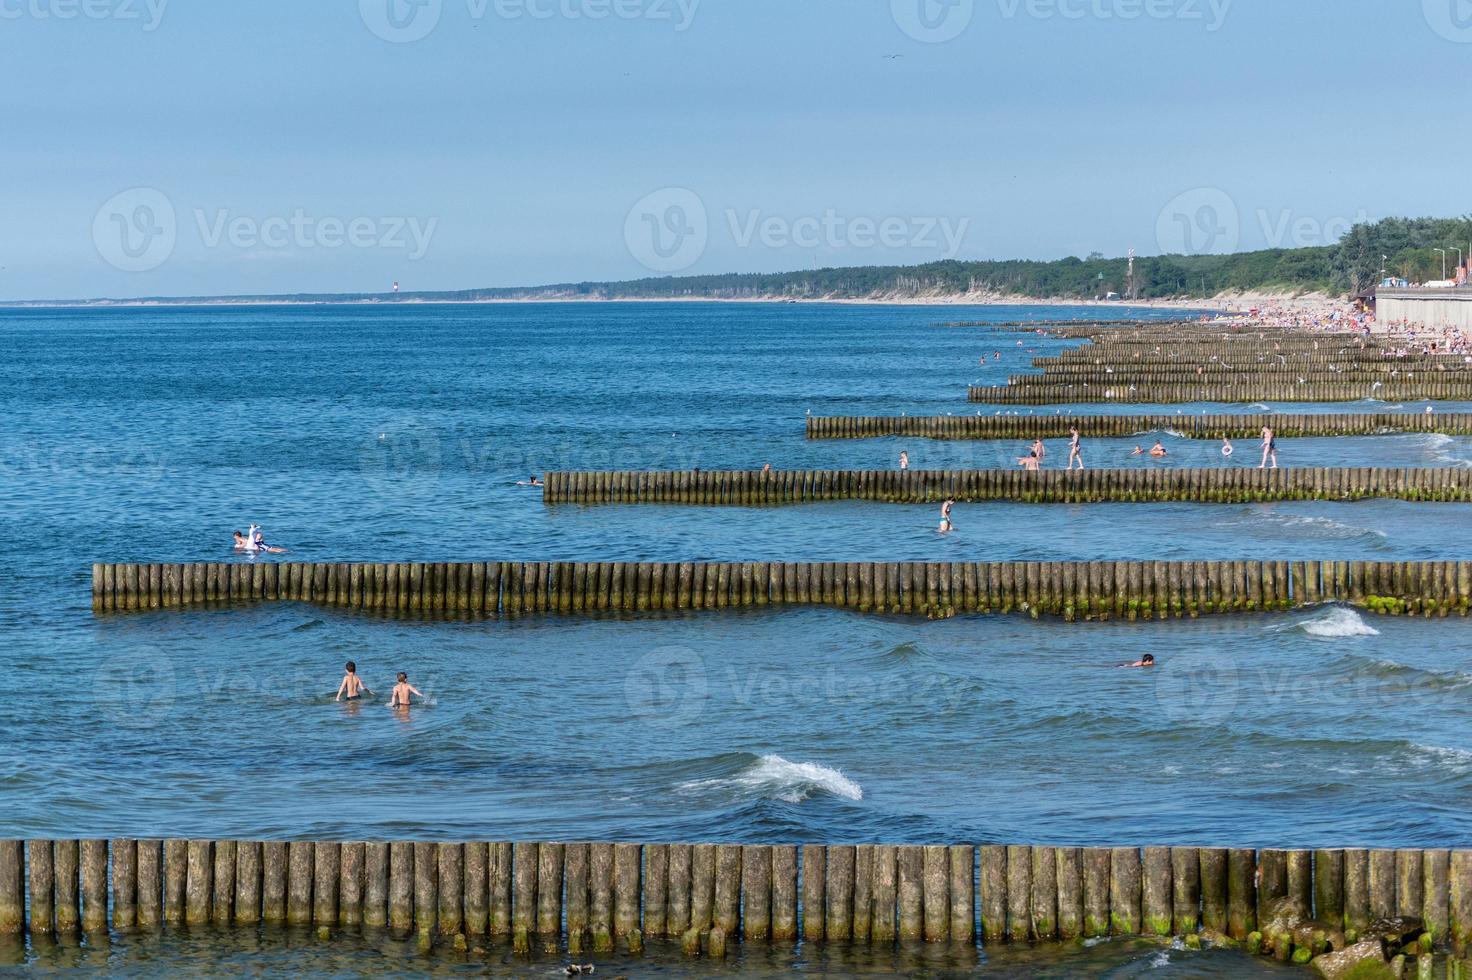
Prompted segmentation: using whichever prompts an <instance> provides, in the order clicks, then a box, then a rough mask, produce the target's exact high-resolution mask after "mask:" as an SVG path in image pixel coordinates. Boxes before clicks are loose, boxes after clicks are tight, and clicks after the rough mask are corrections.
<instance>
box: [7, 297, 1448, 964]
mask: <svg viewBox="0 0 1472 980" xmlns="http://www.w3.org/2000/svg"><path fill="white" fill-rule="evenodd" d="M1109 314H1110V315H1111V316H1113V315H1117V311H1115V310H1110V311H1109ZM1078 315H1081V314H1080V311H1078V310H1075V309H1057V310H1048V309H1029V310H1019V309H1010V310H1009V309H1003V308H991V309H958V308H944V309H932V308H925V307H877V306H876V307H865V306H808V305H802V306H798V305H743V304H585V305H577V304H570V305H502V306H443V307H441V306H386V307H375V306H348V307H285V306H282V307H277V306H263V307H245V308H221V307H209V308H180V309H107V310H42V311H8V312H4V313H0V344H3V345H4V351H5V355H6V356H5V357H4V358H3V359H0V413H3V414H0V418H3V419H4V425H3V426H0V513H3V514H4V520H3V524H0V530H3V539H0V546H3V551H0V569H3V588H0V635H3V637H4V641H5V642H4V644H3V652H0V664H3V666H4V668H5V674H6V677H7V679H8V681H9V686H10V691H11V695H10V696H8V697H6V698H4V699H0V728H3V730H4V731H5V733H6V736H7V737H6V738H5V740H4V742H3V745H0V826H3V827H4V829H5V833H6V834H8V835H14V836H28V837H45V836H77V835H90V836H113V835H116V836H162V835H168V836H200V837H215V838H226V837H273V838H282V837H299V838H343V837H350V838H357V839H363V838H380V837H396V838H397V837H416V836H417V837H424V836H428V837H440V838H445V839H460V838H472V837H475V838H483V839H484V838H490V839H511V838H518V839H526V838H532V839H536V838H551V839H560V838H569V837H571V838H581V839H620V840H707V839H720V840H736V841H751V842H764V843H765V842H797V841H826V840H833V841H851V840H872V841H884V842H891V843H896V842H925V843H933V842H937V841H974V842H991V841H997V842H1006V843H1047V844H1069V845H1074V844H1078V845H1089V844H1101V845H1109V844H1121V843H1153V842H1189V843H1193V844H1201V845H1223V846H1225V845H1243V846H1247V845H1263V846H1269V845H1280V846H1281V845H1292V846H1299V847H1312V846H1331V845H1333V846H1345V845H1356V846H1383V847H1395V846H1448V845H1454V844H1456V843H1458V842H1464V841H1466V840H1467V839H1468V837H1469V832H1472V817H1469V816H1468V811H1467V808H1466V805H1465V803H1466V800H1467V799H1468V797H1469V793H1472V737H1469V736H1472V707H1469V705H1472V700H1469V694H1472V624H1468V623H1467V622H1464V621H1463V620H1461V619H1456V618H1453V619H1447V620H1434V621H1427V620H1406V619H1391V618H1382V617H1371V616H1370V615H1369V614H1366V613H1361V612H1356V611H1353V610H1350V609H1345V608H1337V607H1326V608H1323V609H1318V610H1307V611H1301V612H1296V613H1288V614H1275V615H1264V616H1234V617H1224V618H1218V619H1202V620H1199V621H1189V620H1186V621H1175V622H1169V623H1153V624H1128V623H1103V624H1074V625H1068V624H1063V623H1059V622H1048V621H1041V622H1034V621H1031V620H1028V619H1026V618H1021V617H1015V616H1011V617H989V618H988V617H976V618H971V617H961V618H957V619H952V620H946V621H942V622H926V621H923V620H916V619H905V618H890V617H877V616H860V615H856V614H851V613H845V612H840V611H836V610H826V609H813V610H788V611H780V612H778V611H747V612H733V613H729V614H723V615H705V614H698V613H696V614H682V615H670V616H664V617H651V618H646V619H640V620H635V619H630V618H623V617H608V618H604V619H599V620H588V619H583V620H572V619H558V618H555V617H549V618H527V619H522V620H518V621H515V622H494V621H480V622H428V621H418V620H395V619H386V618H382V617H375V616H369V615H361V614H352V613H347V612H344V611H340V610H328V609H320V608H315V607H310V606H299V605H291V604H281V605H261V606H256V607H249V608H243V609H242V608H236V609H231V610H194V611H185V612H159V613H143V614H133V615H107V616H95V615H94V614H93V613H92V612H91V609H90V605H89V589H90V566H91V563H92V562H93V561H98V560H100V561H245V560H247V559H243V558H240V557H238V556H236V555H235V554H234V553H233V552H232V550H231V547H230V532H231V531H232V530H235V529H243V528H244V527H245V526H246V525H248V524H250V523H258V524H261V525H263V526H264V528H265V533H266V536H267V539H268V540H269V541H271V542H272V543H274V544H278V545H281V546H285V547H287V548H289V549H290V554H289V555H288V556H286V560H300V561H395V560H404V561H408V560H438V561H448V560H490V559H499V560H580V561H581V560H588V561H592V560H626V561H633V560H642V561H655V560H659V561H678V560H861V559H862V560H944V561H960V560H1001V559H1028V560H1044V559H1046V560H1061V559H1089V560H1096V559H1097V560H1104V559H1115V558H1154V559H1173V558H1195V559H1223V558H1240V559H1251V558H1260V559H1299V558H1302V559H1327V558H1335V559H1345V558H1373V559H1380V560H1390V559H1401V558H1415V559H1462V558H1466V557H1468V554H1467V550H1466V540H1465V532H1464V529H1465V527H1466V526H1467V521H1468V518H1469V517H1472V507H1467V506H1462V505H1441V504H1410V503H1405V502H1391V501H1365V502H1360V503H1353V504H1342V503H1341V504H1336V503H1313V502H1297V503H1275V504H1263V505H1254V506H1238V505H1189V504H1135V505H1131V504H1103V505H1094V506H1039V505H1022V504H989V505H974V506H973V505H963V506H959V507H957V508H956V512H955V521H956V525H957V530H956V532H955V533H953V534H951V535H949V536H945V537H942V536H940V535H937V534H936V533H935V531H934V527H935V524H936V520H937V515H936V514H935V513H934V508H930V507H912V506H894V505H882V504H871V503H858V502H854V503H846V502H839V503H830V504H822V505H815V506H805V507H792V508H768V509H749V508H679V507H668V506H660V507H653V506H649V507H568V506H563V507H555V508H548V507H545V506H544V505H543V504H542V502H541V497H540V493H539V491H537V490H535V489H529V488H525V487H519V486H517V485H516V484H517V482H518V481H523V480H526V479H528V478H529V477H530V475H531V474H533V473H541V472H544V471H547V470H553V469H564V468H578V469H604V468H619V469H627V468H679V469H688V468H691V467H697V466H698V467H700V468H702V469H719V468H760V467H761V466H762V465H763V464H765V463H771V464H773V465H774V466H776V467H777V468H779V469H780V468H803V469H813V468H824V467H845V468H875V467H888V466H893V465H895V460H896V458H897V456H898V453H899V451H900V450H905V451H907V452H908V453H909V455H910V458H911V460H912V465H914V466H915V467H917V468H926V467H935V468H955V467H968V466H1006V465H1010V464H1011V463H1013V462H1015V458H1014V457H1015V456H1017V455H1021V450H1022V448H1023V447H1022V446H1021V445H1020V444H1019V445H1017V446H1013V445H1010V444H1006V443H988V442H977V443H959V442H958V443H941V442H930V441H926V440H913V439H905V440H890V439H886V440H872V441H835V442H809V441H807V440H806V439H805V438H804V418H805V416H806V415H808V414H809V413H812V414H821V415H832V414H865V415H870V414H872V415H890V414H901V413H909V414H945V413H954V414H958V415H959V414H974V413H975V412H976V411H978V410H980V411H984V412H987V413H991V412H993V411H997V409H992V408H985V407H980V406H972V405H968V404H967V402H966V400H965V398H966V387H967V385H969V384H973V383H1000V382H1001V381H1002V380H1004V379H1005V377H1006V376H1007V375H1009V374H1015V373H1019V372H1022V371H1025V370H1029V367H1028V364H1029V362H1030V360H1031V358H1032V357H1034V356H1037V355H1039V354H1048V353H1056V352H1057V351H1058V350H1061V349H1064V348H1065V347H1067V346H1073V345H1076V344H1077V342H1076V341H1061V340H1055V339H1050V338H1043V337H1038V336H1036V335H1023V336H1021V337H1019V336H1018V335H1016V334H1012V333H1002V332H996V331H987V330H985V329H983V328H938V327H937V326H935V324H936V323H937V322H938V321H941V320H980V319H990V320H993V321H1003V320H1017V319H1023V318H1025V317H1034V318H1041V319H1047V318H1053V317H1061V316H1078ZM1140 315H1144V316H1159V315H1160V314H1152V313H1147V312H1144V311H1141V313H1140ZM1019 339H1021V340H1022V341H1023V345H1022V346H1018V344H1017V341H1018V340H1019ZM993 351H1000V352H1001V353H1002V355H1003V357H1002V360H1001V361H994V360H993V359H992V356H991V355H992V352H993ZM983 357H985V358H986V364H985V365H982V364H980V363H979V360H980V359H981V358H983ZM1225 407H1226V406H1170V407H1167V408H1165V409H1164V410H1166V411H1169V412H1174V411H1177V410H1181V411H1191V412H1200V411H1213V410H1218V409H1221V408H1225ZM1273 407H1278V408H1282V409H1283V410H1286V411H1303V410H1335V409H1346V408H1348V409H1354V410H1384V408H1385V406H1376V405H1373V404H1371V403H1366V404H1363V405H1353V406H1298V405H1293V406H1273ZM1423 407H1424V406H1422V405H1409V406H1406V408H1407V409H1408V410H1415V411H1419V410H1421V409H1422V408H1423ZM1457 407H1458V406H1451V405H1444V406H1438V408H1439V410H1452V409H1454V408H1457ZM1100 408H1101V407H1100V406H1080V407H1079V409H1080V410H1082V411H1090V412H1091V411H1097V410H1099V409H1100ZM1054 410H1055V409H1052V408H1049V409H1036V410H1034V409H1022V410H1020V411H1021V412H1022V414H1026V413H1027V412H1029V411H1034V412H1038V413H1043V412H1049V413H1051V412H1052V411H1054ZM1057 410H1062V411H1067V410H1068V407H1067V406H1061V407H1059V408H1058V409H1057ZM1105 410H1109V411H1117V410H1120V409H1118V408H1117V407H1113V406H1111V407H1108V408H1106V409H1105ZM1140 410H1142V411H1143V410H1149V409H1148V408H1146V407H1140ZM1161 435H1163V438H1164V441H1165V443H1166V445H1167V446H1168V448H1169V449H1170V453H1171V455H1170V456H1169V457H1168V458H1167V459H1166V460H1165V461H1163V462H1157V461H1154V460H1150V461H1141V460H1139V459H1137V458H1133V457H1130V456H1129V451H1130V450H1131V449H1132V448H1133V445H1135V444H1136V443H1137V442H1139V441H1143V440H1145V439H1147V438H1148V439H1152V440H1153V438H1154V437H1155V435H1154V434H1142V435H1141V436H1140V438H1139V439H1138V440H1130V439H1124V440H1086V441H1085V451H1086V453H1087V454H1088V459H1089V463H1090V465H1093V466H1101V467H1102V466H1156V465H1165V466H1178V465H1211V466H1220V465H1226V463H1225V461H1223V460H1222V458H1221V457H1220V454H1219V452H1218V448H1217V446H1216V445H1215V444H1214V443H1211V442H1190V441H1187V440H1180V439H1176V438H1173V437H1172V436H1170V435H1169V434H1161ZM1050 449H1051V452H1052V455H1051V456H1050V459H1049V462H1050V464H1051V465H1057V464H1058V463H1061V461H1062V459H1063V457H1064V456H1065V455H1066V454H1065V453H1064V452H1063V451H1062V450H1063V445H1062V443H1061V442H1059V441H1054V442H1052V443H1050ZM1250 449H1251V447H1250V446H1246V445H1244V446H1241V447H1239V452H1238V453H1237V454H1236V456H1235V457H1234V458H1233V460H1232V461H1231V462H1232V464H1233V465H1239V466H1240V465H1248V466H1250V465H1255V462H1256V461H1255V460H1254V459H1253V458H1252V456H1253V454H1252V452H1250ZM1280 450H1281V451H1280V459H1281V461H1282V463H1283V465H1300V464H1301V465H1318V466H1323V465H1355V466H1369V465H1395V466H1447V465H1458V466H1467V465H1472V440H1467V439H1454V438H1449V437H1443V436H1427V435H1406V436H1380V437H1367V438H1354V439H1334V440H1327V439H1304V440H1289V439H1285V440H1281V442H1280ZM261 560H272V559H261ZM1145 653H1153V654H1154V655H1155V656H1156V658H1157V661H1158V663H1159V665H1160V666H1158V667H1157V668H1155V669H1154V670H1153V671H1149V672H1146V671H1128V670H1118V669H1115V667H1114V665H1115V664H1117V663H1120V662H1124V661H1132V660H1135V659H1137V658H1138V657H1139V656H1141V655H1142V654H1145ZM348 659H353V660H356V661H357V663H358V665H359V669H360V672H361V674H362V676H363V678H364V680H365V681H366V682H367V683H368V685H369V686H370V687H371V688H373V689H374V691H375V694H376V696H375V697H373V698H369V699H366V700H365V701H363V702H359V703H356V704H352V705H344V704H339V703H335V702H334V701H333V694H334V692H335V691H336V688H337V684H338V681H339V679H340V678H341V675H342V665H343V662H344V661H346V660H348ZM399 670H403V671H407V672H408V673H409V675H410V680H411V682H413V683H414V684H415V685H416V686H417V687H419V688H420V689H421V690H423V691H424V692H425V693H426V694H428V695H430V696H431V698H432V704H431V705H430V706H427V707H425V708H423V709H418V708H416V709H415V710H414V711H412V712H411V713H410V714H409V716H407V717H399V716H395V715H394V714H393V713H391V712H389V711H388V710H386V709H385V708H383V707H382V702H383V701H384V700H386V693H387V689H388V687H389V686H390V684H391V683H392V679H393V674H394V672H395V671H399ZM268 946H270V944H269V943H268ZM270 950H271V954H270V955H272V956H280V957H283V959H281V960H278V961H276V962H279V963H281V964H292V963H296V964H298V966H300V967H302V968H306V967H305V963H306V962H307V961H306V960H303V959H300V957H304V956H307V955H308V954H307V953H304V952H301V951H291V950H287V949H285V948H280V949H278V948H277V947H276V946H270ZM83 952H85V951H83ZM370 952H371V951H370ZM57 955H61V954H59V953H58V954H57ZM68 955H70V954H68ZM77 955H82V952H78V953H77ZM98 955H104V954H101V953H99V954H98ZM105 955H109V956H118V955H124V956H125V957H134V958H130V959H127V960H126V961H127V962H129V963H135V962H137V960H136V957H145V958H146V957H158V956H161V957H164V959H165V960H168V958H169V957H184V958H186V960H187V956H188V950H187V949H186V948H184V947H182V946H169V945H166V946H165V947H163V948H162V949H155V950H153V951H152V952H148V951H147V950H146V949H144V947H142V946H139V947H136V948H135V949H134V951H133V952H132V953H128V954H124V953H120V952H119V951H118V950H116V949H114V950H112V951H111V952H109V953H106V954H105ZM310 955H312V956H326V955H328V954H326V953H323V952H316V953H312V954H310ZM331 955H332V956H341V957H347V959H344V960H341V961H340V962H339V961H332V962H330V963H328V962H324V963H322V964H321V969H322V970H323V971H326V972H331V971H333V970H343V971H349V970H351V969H356V968H357V965H355V964H357V963H358V961H356V960H353V959H352V957H353V956H354V955H355V954H354V953H353V952H352V951H351V950H343V951H337V952H334V953H332V954H331ZM363 955H369V954H367V953H365V954H363ZM372 955H379V956H381V955H386V954H384V953H383V952H382V951H381V950H380V951H378V952H377V953H373V954H372ZM998 955H999V956H1005V955H1007V954H998ZM1090 955H1094V956H1103V957H1105V959H1107V960H1108V963H1107V964H1106V963H1103V962H1102V961H1101V962H1100V964H1099V967H1100V968H1101V969H1104V968H1111V969H1118V970H1122V971H1124V973H1123V975H1132V974H1133V972H1134V970H1135V967H1133V966H1131V964H1137V965H1138V964H1143V965H1139V969H1140V970H1145V971H1148V970H1149V968H1150V965H1151V964H1154V963H1155V960H1156V958H1157V957H1158V956H1159V955H1166V954H1161V953H1159V952H1157V951H1153V950H1145V951H1140V950H1137V949H1134V948H1130V949H1126V948H1125V947H1123V946H1116V947H1112V948H1110V949H1109V950H1107V951H1106V952H1103V953H1099V952H1095V953H1091V954H1090ZM1188 955H1189V954H1187V953H1185V952H1183V951H1176V952H1175V953H1169V954H1168V955H1167V960H1168V961H1169V960H1170V958H1171V957H1176V958H1177V960H1179V958H1180V957H1185V956H1188ZM1137 957H1139V959H1138V961H1137ZM294 958H295V959H294ZM186 960H180V961H179V962H180V963H182V962H185V961H186ZM241 962H242V963H243V962H244V961H243V960H242V961H241ZM1214 962H1215V963H1217V966H1214V967H1212V969H1223V970H1226V967H1225V966H1222V965H1221V961H1214ZM750 965H751V967H752V968H753V969H756V966H757V965H756V964H755V962H753V964H750ZM791 965H792V964H790V963H787V962H786V961H783V962H781V963H778V964H776V965H775V966H773V969H778V968H786V967H788V966H791ZM991 965H992V967H993V968H1000V967H999V966H998V963H997V962H996V961H995V959H994V961H993V962H992V964H991ZM964 966H965V965H964V964H963V965H962V966H961V967H959V968H964ZM1044 966H1045V964H1042V963H1041V962H1037V963H1028V964H1026V965H1025V966H1023V967H1019V969H1020V970H1031V969H1042V968H1044ZM1231 966H1232V970H1235V969H1236V968H1237V967H1238V966H1240V964H1236V963H1233V964H1231ZM282 968H283V969H284V968H287V966H283V967H282ZM806 968H809V969H812V970H814V971H817V972H821V967H820V966H819V965H817V964H812V963H810V964H807V967H806ZM1200 968H1201V967H1200V966H1199V964H1198V965H1196V966H1191V967H1188V968H1186V969H1187V972H1192V975H1194V972H1193V971H1195V970H1197V969H1200ZM1232 970H1226V973H1224V974H1223V975H1229V974H1230V973H1231V972H1232Z"/></svg>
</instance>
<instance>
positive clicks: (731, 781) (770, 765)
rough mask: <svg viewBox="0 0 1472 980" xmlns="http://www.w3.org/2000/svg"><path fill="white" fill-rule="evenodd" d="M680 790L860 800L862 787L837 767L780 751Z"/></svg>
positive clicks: (785, 800) (785, 798) (796, 799)
mask: <svg viewBox="0 0 1472 980" xmlns="http://www.w3.org/2000/svg"><path fill="white" fill-rule="evenodd" d="M679 788H680V789H682V790H706V789H734V790H737V791H738V792H741V793H742V794H744V795H751V796H758V797H761V798H763V799H770V800H780V801H781V802H783V803H801V802H802V801H803V800H806V799H808V798H810V797H811V796H813V795H814V794H815V793H826V794H828V795H829V796H837V797H840V798H842V799H845V800H856V801H857V800H862V799H863V798H864V788H863V787H862V786H860V785H859V784H858V783H856V782H854V781H853V780H852V779H849V778H848V777H847V776H845V775H844V774H843V773H841V772H839V771H838V770H837V769H830V768H829V767H828V766H823V765H819V764H818V763H816V762H789V761H787V760H786V759H784V758H782V757H781V756H780V755H764V756H762V757H761V758H760V759H758V760H756V762H754V763H752V764H751V765H750V766H748V767H747V768H745V769H743V770H742V771H741V772H738V773H737V774H736V775H734V776H723V777H720V778H716V779H699V780H694V781H692V782H688V783H682V784H681V785H680V787H679Z"/></svg>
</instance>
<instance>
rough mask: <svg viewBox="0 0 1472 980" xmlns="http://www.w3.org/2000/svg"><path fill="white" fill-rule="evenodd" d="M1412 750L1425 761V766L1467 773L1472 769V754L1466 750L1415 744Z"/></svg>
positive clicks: (1412, 745)
mask: <svg viewBox="0 0 1472 980" xmlns="http://www.w3.org/2000/svg"><path fill="white" fill-rule="evenodd" d="M1411 748H1412V749H1414V750H1415V751H1416V753H1417V754H1418V755H1420V756H1422V758H1423V759H1424V760H1425V761H1424V763H1423V764H1428V765H1436V766H1442V767H1444V768H1450V769H1456V770H1457V771H1459V772H1466V771H1468V770H1469V769H1472V752H1468V751H1467V750H1466V749H1449V748H1445V747H1444V746H1440V745H1422V744H1421V743H1419V742H1413V743H1412V744H1411Z"/></svg>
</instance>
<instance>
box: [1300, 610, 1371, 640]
mask: <svg viewBox="0 0 1472 980" xmlns="http://www.w3.org/2000/svg"><path fill="white" fill-rule="evenodd" d="M1298 628H1299V629H1301V630H1303V632H1305V633H1307V634H1308V635H1309V636H1318V637H1323V638H1324V639H1331V640H1337V639H1342V638H1344V637H1349V636H1379V635H1380V631H1379V630H1377V629H1375V627H1373V626H1371V625H1370V624H1369V623H1367V622H1365V621H1364V619H1363V617H1361V616H1360V614H1359V613H1357V612H1355V611H1354V610H1353V609H1346V608H1344V607H1343V606H1335V607H1334V608H1332V609H1326V610H1325V611H1324V612H1323V613H1321V614H1319V615H1318V616H1315V617H1314V618H1313V619H1306V620H1304V621H1303V622H1301V623H1299V624H1298Z"/></svg>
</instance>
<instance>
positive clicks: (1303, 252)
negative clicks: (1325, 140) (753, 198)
mask: <svg viewBox="0 0 1472 980" xmlns="http://www.w3.org/2000/svg"><path fill="white" fill-rule="evenodd" d="M1454 247H1460V248H1461V249H1463V251H1464V252H1465V251H1466V250H1467V249H1468V248H1472V216H1468V217H1463V218H1445V219H1441V218H1415V219H1411V218H1388V219H1386V220H1384V221H1379V222H1375V223H1373V224H1359V225H1356V226H1355V227H1354V228H1352V229H1351V230H1350V231H1349V233H1348V234H1346V235H1345V236H1344V238H1342V239H1341V240H1340V241H1339V242H1338V243H1337V244H1335V245H1331V246H1324V247H1318V248H1295V249H1268V250H1265V251H1260V252H1239V253H1236V254H1233V255H1162V256H1154V257H1148V258H1138V259H1136V260H1135V276H1136V288H1137V291H1138V295H1139V297H1140V298H1142V299H1170V298H1177V297H1193V296H1194V297H1201V296H1206V297H1210V296H1215V295H1217V294H1218V293H1223V292H1229V291H1238V290H1253V291H1257V290H1293V291H1304V292H1309V291H1322V292H1327V293H1332V294H1337V295H1353V294H1355V293H1358V292H1360V291H1361V290H1363V289H1366V288H1367V287H1369V286H1373V285H1374V284H1376V283H1377V282H1379V281H1380V279H1381V273H1382V270H1384V271H1385V274H1387V275H1392V276H1399V277H1401V278H1404V279H1408V280H1410V281H1412V282H1423V281H1425V280H1428V279H1439V278H1441V274H1442V264H1441V263H1442V257H1441V253H1439V252H1437V251H1435V249H1437V248H1446V249H1448V251H1449V254H1450V255H1451V258H1450V259H1449V263H1450V265H1451V266H1454V265H1455V262H1456V257H1455V252H1454V251H1451V250H1452V249H1453V248H1454ZM1127 264H1128V260H1127V259H1123V258H1117V259H1107V258H1103V257H1102V256H1098V255H1094V256H1090V257H1089V258H1085V259H1080V258H1066V259H1059V260H1056V261H1052V262H1038V261H1027V260H1021V259H1018V260H1007V261H987V262H962V261H948V262H932V263H930V264H927V265H916V266H867V267H858V268H840V269H816V270H813V271H805V272H777V273H741V274H737V273H732V274H729V275H713V276H675V277H663V278H652V279H637V280H633V281H630V282H618V283H614V282H583V283H567V284H562V285H555V286H547V287H543V288H540V289H476V290H465V291H463V292H460V293H452V294H444V293H438V294H432V295H433V296H434V298H439V299H453V298H461V299H466V300H473V299H507V298H519V297H532V296H536V295H549V296H550V295H556V296H567V297H588V298H595V297H609V298H629V299H637V298H640V297H646V298H650V299H667V298H680V297H692V298H693V297H702V296H708V297H714V298H720V299H741V298H743V297H746V298H756V297H774V296H775V297H791V298H793V299H816V298H824V297H828V298H835V299H848V298H853V299H859V298H864V297H869V296H876V295H894V296H910V295H914V296H918V295H925V294H930V293H960V292H967V291H971V290H987V291H995V292H999V293H1004V294H1010V295H1015V296H1019V297H1022V296H1025V297H1070V298H1078V299H1092V298H1094V297H1096V296H1103V295H1105V294H1106V293H1108V292H1110V291H1113V292H1118V293H1121V294H1122V293H1124V292H1125V276H1126V267H1127ZM424 295H431V294H424Z"/></svg>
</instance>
